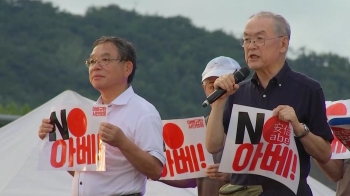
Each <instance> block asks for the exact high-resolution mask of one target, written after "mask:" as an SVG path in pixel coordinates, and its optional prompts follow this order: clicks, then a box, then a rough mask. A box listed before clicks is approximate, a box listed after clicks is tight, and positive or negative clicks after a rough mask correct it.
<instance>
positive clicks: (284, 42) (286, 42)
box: [280, 36, 289, 53]
mask: <svg viewBox="0 0 350 196" xmlns="http://www.w3.org/2000/svg"><path fill="white" fill-rule="evenodd" d="M288 47H289V39H288V37H287V36H285V37H283V38H282V42H281V49H280V52H281V53H286V52H287V50H288Z"/></svg>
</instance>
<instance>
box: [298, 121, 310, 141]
mask: <svg viewBox="0 0 350 196" xmlns="http://www.w3.org/2000/svg"><path fill="white" fill-rule="evenodd" d="M301 124H302V125H303V127H304V132H303V133H302V134H301V135H295V137H296V138H299V139H300V138H303V137H305V136H306V135H307V134H309V133H310V129H309V127H307V126H306V124H304V123H301Z"/></svg>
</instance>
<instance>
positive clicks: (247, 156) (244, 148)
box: [232, 143, 254, 171]
mask: <svg viewBox="0 0 350 196" xmlns="http://www.w3.org/2000/svg"><path fill="white" fill-rule="evenodd" d="M244 151H246V153H245V154H243V152H244ZM253 151H254V146H253V145H252V144H249V143H244V144H241V145H239V147H238V148H237V152H236V155H235V158H234V159H233V163H232V169H233V170H235V171H242V170H243V169H244V168H246V167H247V165H248V163H249V161H250V158H251V156H252V154H253ZM242 157H244V160H243V163H242V164H240V161H241V158H242Z"/></svg>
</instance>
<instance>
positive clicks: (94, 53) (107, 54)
mask: <svg viewBox="0 0 350 196" xmlns="http://www.w3.org/2000/svg"><path fill="white" fill-rule="evenodd" d="M97 55H98V56H112V54H111V53H108V52H103V53H101V54H98V53H96V52H94V51H92V53H91V54H90V57H93V56H97Z"/></svg>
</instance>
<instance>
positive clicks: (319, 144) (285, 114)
mask: <svg viewBox="0 0 350 196" xmlns="http://www.w3.org/2000/svg"><path fill="white" fill-rule="evenodd" d="M273 115H277V116H278V118H279V119H280V120H282V121H284V122H290V123H291V125H292V127H293V130H294V135H295V136H296V137H297V138H298V139H299V140H300V141H301V143H302V144H303V146H304V148H305V151H306V152H307V153H308V154H309V155H311V156H312V157H313V158H314V159H316V160H317V161H319V162H320V163H323V164H324V163H327V162H328V160H329V158H330V157H331V155H332V151H331V147H330V143H329V141H326V140H324V139H323V138H321V137H319V136H316V135H314V134H313V133H311V132H310V130H309V128H308V127H307V125H305V124H302V123H300V122H299V120H298V118H297V116H296V114H295V111H294V109H293V108H292V107H290V106H286V105H280V106H278V107H276V108H275V109H274V110H273Z"/></svg>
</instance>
